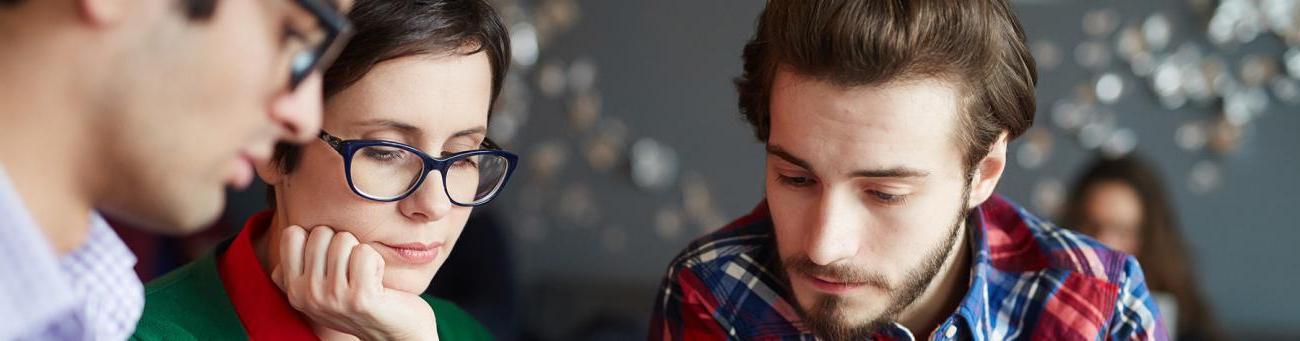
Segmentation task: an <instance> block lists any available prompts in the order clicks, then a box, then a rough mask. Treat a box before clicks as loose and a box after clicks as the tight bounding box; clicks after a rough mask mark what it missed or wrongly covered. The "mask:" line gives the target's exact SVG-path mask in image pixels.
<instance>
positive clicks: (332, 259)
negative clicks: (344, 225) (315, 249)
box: [325, 232, 358, 294]
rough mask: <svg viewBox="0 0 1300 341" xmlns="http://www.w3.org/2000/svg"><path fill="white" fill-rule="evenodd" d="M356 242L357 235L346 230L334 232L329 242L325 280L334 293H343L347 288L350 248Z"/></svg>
mask: <svg viewBox="0 0 1300 341" xmlns="http://www.w3.org/2000/svg"><path fill="white" fill-rule="evenodd" d="M357 244H358V242H357V237H355V236H353V235H352V233H348V232H339V233H336V234H334V240H333V241H331V242H330V246H329V254H328V255H327V256H326V267H327V268H326V275H325V282H326V283H329V284H330V285H331V286H333V287H334V293H335V294H344V293H345V292H346V291H347V289H348V262H349V261H350V260H351V258H352V248H353V247H355V246H357Z"/></svg>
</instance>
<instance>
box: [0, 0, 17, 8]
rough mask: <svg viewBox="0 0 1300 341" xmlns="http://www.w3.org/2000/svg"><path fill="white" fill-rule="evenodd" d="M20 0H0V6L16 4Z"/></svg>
mask: <svg viewBox="0 0 1300 341" xmlns="http://www.w3.org/2000/svg"><path fill="white" fill-rule="evenodd" d="M19 2H22V0H0V8H4V7H9V6H13V5H17V4H18V3H19Z"/></svg>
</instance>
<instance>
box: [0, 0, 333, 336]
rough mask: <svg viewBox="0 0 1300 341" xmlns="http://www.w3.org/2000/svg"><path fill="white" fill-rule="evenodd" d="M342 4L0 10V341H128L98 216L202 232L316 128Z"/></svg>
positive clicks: (117, 4)
mask: <svg viewBox="0 0 1300 341" xmlns="http://www.w3.org/2000/svg"><path fill="white" fill-rule="evenodd" d="M348 3H350V0H343V1H329V0H296V1H295V0H273V1H215V0H173V1H112V0H75V1H50V0H0V46H3V48H0V79H3V82H0V127H3V128H4V132H3V134H0V233H3V234H4V237H3V238H0V268H3V269H5V275H4V276H3V277H0V340H11V339H40V340H48V339H106V340H114V339H116V340H120V339H123V338H125V337H126V336H128V335H129V333H130V332H131V331H132V328H133V327H134V326H135V324H136V319H137V318H138V317H139V316H140V313H141V309H142V306H143V304H144V302H143V295H142V288H141V285H140V280H139V279H138V278H136V277H135V273H134V272H133V271H132V269H131V268H132V266H133V265H134V264H135V261H136V259H135V257H134V256H133V255H132V254H131V252H130V251H129V250H128V249H127V248H126V247H125V246H124V245H123V243H122V241H121V240H120V239H119V238H118V237H117V235H115V234H114V233H113V231H112V230H111V229H110V228H109V227H108V226H107V224H106V223H105V222H104V220H103V218H102V217H101V216H100V213H103V214H104V215H109V216H113V217H115V218H117V219H120V220H123V221H127V222H130V223H131V224H132V225H134V226H139V227H141V228H145V229H149V230H151V231H153V232H159V233H166V234H186V233H191V232H194V231H196V230H198V229H200V228H202V227H203V226H207V224H209V223H211V222H212V221H213V220H215V219H216V218H217V215H218V213H219V212H220V210H221V207H222V206H223V201H224V195H225V189H224V187H226V186H230V187H235V188H243V187H246V186H248V184H249V183H250V182H251V181H252V179H253V174H254V165H255V164H256V163H258V162H264V161H266V160H267V159H269V158H270V156H271V151H272V149H273V146H274V144H275V143H276V141H290V142H305V141H308V140H309V139H311V138H312V137H314V135H315V133H316V131H318V129H319V127H320V119H321V118H320V116H321V109H320V108H321V103H320V101H321V94H320V91H321V84H320V75H319V72H317V70H318V69H319V68H321V67H324V66H326V65H328V64H329V56H330V55H331V52H333V51H337V46H339V45H340V44H343V42H345V41H346V29H347V22H346V20H344V19H342V13H341V11H346V9H347V7H349V5H348Z"/></svg>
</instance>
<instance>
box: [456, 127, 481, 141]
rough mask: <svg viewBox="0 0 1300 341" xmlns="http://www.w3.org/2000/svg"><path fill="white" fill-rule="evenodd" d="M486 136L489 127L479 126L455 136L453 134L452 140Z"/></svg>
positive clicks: (459, 132)
mask: <svg viewBox="0 0 1300 341" xmlns="http://www.w3.org/2000/svg"><path fill="white" fill-rule="evenodd" d="M485 134H487V127H484V126H477V127H473V128H469V129H465V130H461V131H458V132H456V133H455V134H452V135H451V138H457V137H465V136H472V135H485Z"/></svg>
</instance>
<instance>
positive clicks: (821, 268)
mask: <svg viewBox="0 0 1300 341" xmlns="http://www.w3.org/2000/svg"><path fill="white" fill-rule="evenodd" d="M781 264H782V265H783V267H785V269H786V270H787V271H789V272H792V273H798V274H803V275H806V276H815V277H817V278H821V279H823V280H830V281H833V282H838V283H862V284H868V285H872V286H876V287H879V288H883V289H886V290H889V289H890V285H889V280H888V279H886V278H885V276H884V275H882V274H880V273H878V272H871V271H867V270H864V269H860V268H855V267H853V266H849V265H817V263H813V262H812V261H811V260H809V259H808V257H805V256H802V255H796V256H791V257H787V258H786V259H785V260H783V261H781Z"/></svg>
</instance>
